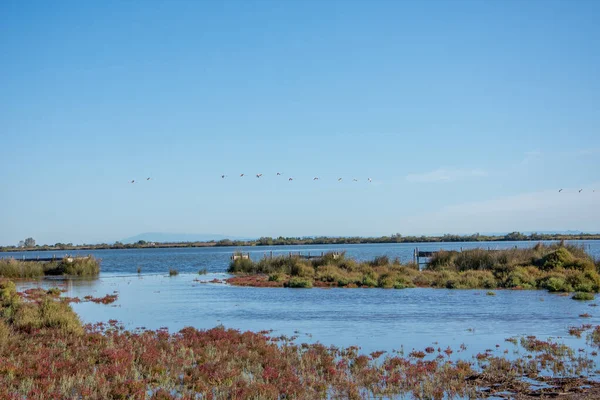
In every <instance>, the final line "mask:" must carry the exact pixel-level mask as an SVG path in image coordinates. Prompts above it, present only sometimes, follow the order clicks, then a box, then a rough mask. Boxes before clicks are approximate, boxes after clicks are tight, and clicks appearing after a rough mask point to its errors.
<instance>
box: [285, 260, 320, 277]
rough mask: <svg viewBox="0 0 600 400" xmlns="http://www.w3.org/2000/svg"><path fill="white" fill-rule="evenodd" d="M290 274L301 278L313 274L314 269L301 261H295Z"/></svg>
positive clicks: (312, 275)
mask: <svg viewBox="0 0 600 400" xmlns="http://www.w3.org/2000/svg"><path fill="white" fill-rule="evenodd" d="M290 272H291V275H293V276H300V277H302V278H312V277H314V276H315V269H314V268H313V267H311V266H310V265H306V264H304V263H303V262H296V263H295V264H294V265H293V266H292V268H291V271H290Z"/></svg>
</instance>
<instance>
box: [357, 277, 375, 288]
mask: <svg viewBox="0 0 600 400" xmlns="http://www.w3.org/2000/svg"><path fill="white" fill-rule="evenodd" d="M361 283H362V285H363V286H368V287H377V278H375V277H374V276H373V275H365V276H363V280H362V282H361Z"/></svg>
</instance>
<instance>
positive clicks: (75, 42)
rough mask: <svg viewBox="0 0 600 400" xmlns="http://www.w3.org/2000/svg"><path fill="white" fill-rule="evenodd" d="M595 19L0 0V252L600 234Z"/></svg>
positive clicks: (527, 8)
mask: <svg viewBox="0 0 600 400" xmlns="http://www.w3.org/2000/svg"><path fill="white" fill-rule="evenodd" d="M599 19H600V2H597V1H585V0H580V1H576V2H572V1H550V0H544V1H534V0H531V1H525V2H518V1H458V0H457V1H434V0H430V1H414V2H409V1H397V2H394V1H368V2H367V1H334V0H327V1H312V0H307V1H288V2H281V1H223V2H217V1H174V2H167V1H129V2H121V1H103V2H78V1H57V2H43V1H13V0H7V1H3V2H0V54H1V55H2V56H1V57H2V62H0V88H1V89H0V151H1V155H0V179H1V183H0V187H1V189H0V191H1V192H0V221H1V222H0V224H1V226H2V227H1V229H0V244H16V242H18V241H19V240H20V239H23V238H25V237H29V236H32V237H34V238H35V239H36V240H37V241H38V243H55V242H59V241H61V242H73V243H81V242H99V241H108V242H112V241H115V240H119V239H121V238H124V237H128V236H132V235H135V234H137V233H141V232H148V231H151V232H177V233H215V234H227V235H232V236H243V237H258V236H262V235H269V236H279V235H284V236H287V235H289V236H302V235H387V234H391V233H396V232H399V233H402V234H406V235H408V234H437V233H446V232H448V233H473V232H498V231H513V230H521V231H530V230H555V229H556V230H567V229H578V230H588V231H592V230H594V231H597V230H600V211H599V210H600V207H599V204H600V177H599V172H600V74H598V71H600V25H599V24H598V23H597V22H598V20H599ZM276 172H282V173H283V176H281V177H277V176H276V175H275V174H276ZM240 173H245V174H246V175H247V176H246V177H244V178H239V174H240ZM257 173H263V174H264V176H263V177H262V178H261V179H256V178H255V177H254V175H255V174H257ZM221 174H227V175H228V177H227V178H226V179H221V177H220V176H221ZM290 176H291V177H293V178H294V181H292V182H289V181H288V180H287V179H288V177H290ZM315 176H318V177H319V178H320V179H319V181H313V180H312V178H313V177H315ZM146 177H152V179H151V180H150V181H144V179H145V178H146ZM338 177H343V179H344V180H343V181H342V182H341V183H339V182H337V178H338ZM368 177H371V178H372V180H373V182H372V183H368V182H367V178H368ZM353 178H357V179H359V181H358V182H352V179H353ZM132 179H135V180H136V182H138V183H136V184H133V185H132V184H129V183H128V182H129V181H130V180H132ZM559 188H564V191H563V193H560V194H559V193H558V189H559ZM582 188H583V189H584V190H583V192H582V193H578V190H579V189H582ZM594 189H595V190H596V192H593V190H594Z"/></svg>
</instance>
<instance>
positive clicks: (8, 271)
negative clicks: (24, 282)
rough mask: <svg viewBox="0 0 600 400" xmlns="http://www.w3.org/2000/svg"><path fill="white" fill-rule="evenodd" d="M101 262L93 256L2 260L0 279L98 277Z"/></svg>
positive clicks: (0, 263)
mask: <svg viewBox="0 0 600 400" xmlns="http://www.w3.org/2000/svg"><path fill="white" fill-rule="evenodd" d="M99 274H100V260H98V259H96V258H94V257H93V256H88V257H73V258H70V257H65V258H63V259H59V260H57V261H50V262H37V261H23V260H17V259H14V258H10V259H3V260H0V277H4V278H10V279H39V278H43V277H44V276H46V275H54V276H56V275H63V276H76V277H88V278H89V277H97V276H98V275H99Z"/></svg>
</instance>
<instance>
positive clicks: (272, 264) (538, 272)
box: [227, 243, 600, 293]
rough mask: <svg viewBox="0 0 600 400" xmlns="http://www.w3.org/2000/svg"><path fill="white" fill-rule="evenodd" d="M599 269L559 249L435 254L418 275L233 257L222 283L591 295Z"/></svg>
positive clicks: (377, 262) (405, 269)
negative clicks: (486, 290)
mask: <svg viewBox="0 0 600 400" xmlns="http://www.w3.org/2000/svg"><path fill="white" fill-rule="evenodd" d="M599 269H600V263H598V262H596V263H595V262H594V260H593V259H592V258H591V257H590V256H589V255H588V254H587V253H586V252H585V250H583V248H581V247H578V246H574V245H569V244H565V243H557V244H552V245H544V244H541V243H538V244H537V245H535V246H534V247H532V248H526V249H507V250H493V251H489V250H483V249H472V250H464V251H440V252H437V253H435V254H434V255H433V257H432V258H431V259H430V260H429V262H428V263H427V265H426V267H425V269H424V270H419V268H418V266H417V265H416V264H414V263H409V264H401V263H400V261H399V260H398V259H395V260H390V259H389V258H388V257H386V256H382V257H377V258H375V259H373V260H371V261H367V262H358V261H356V260H353V259H350V258H347V257H345V255H344V254H343V253H341V254H336V253H327V254H325V255H323V257H320V258H316V259H311V260H306V259H302V258H300V257H299V256H279V257H265V258H263V259H261V260H259V261H256V262H255V261H252V260H250V259H248V258H244V257H234V260H233V261H232V262H231V264H230V266H229V272H230V273H232V274H235V275H236V276H234V277H232V278H229V279H228V280H227V281H228V283H230V284H233V285H240V286H265V287H292V288H310V287H343V288H357V287H363V288H375V287H378V288H395V289H404V288H410V287H432V288H448V289H546V290H549V291H551V292H574V291H575V292H581V293H596V292H598V291H599V290H600V275H599V274H598V270H599Z"/></svg>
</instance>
